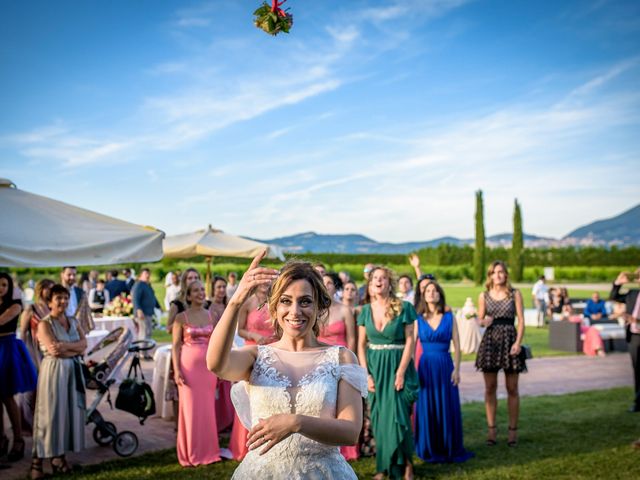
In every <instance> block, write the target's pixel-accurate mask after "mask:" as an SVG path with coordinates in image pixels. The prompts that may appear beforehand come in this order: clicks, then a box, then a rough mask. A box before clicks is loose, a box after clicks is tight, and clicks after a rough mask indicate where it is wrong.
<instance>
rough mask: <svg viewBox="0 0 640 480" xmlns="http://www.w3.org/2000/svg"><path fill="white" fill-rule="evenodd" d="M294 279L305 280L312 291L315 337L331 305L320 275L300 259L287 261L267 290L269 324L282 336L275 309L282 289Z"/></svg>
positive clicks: (310, 265) (282, 291) (309, 264)
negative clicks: (314, 309) (314, 311)
mask: <svg viewBox="0 0 640 480" xmlns="http://www.w3.org/2000/svg"><path fill="white" fill-rule="evenodd" d="M296 280H306V281H307V282H309V285H311V291H312V293H313V302H314V304H315V307H316V309H317V316H316V322H315V324H314V325H313V333H314V334H315V335H316V337H317V336H318V335H319V334H320V326H321V325H322V324H323V323H324V322H325V321H326V319H327V318H328V316H329V307H331V297H330V296H329V293H328V292H327V289H326V288H325V286H324V283H323V282H322V277H321V276H320V274H319V273H318V272H317V270H316V269H315V268H313V265H312V264H311V263H309V262H303V261H300V260H291V261H289V262H287V263H286V264H285V265H284V267H282V270H280V275H279V276H278V278H277V280H276V281H275V282H274V284H273V285H272V287H271V290H270V291H269V297H268V298H269V300H268V303H269V314H270V315H271V324H272V325H273V329H274V331H275V332H276V335H277V336H278V337H280V336H282V329H281V328H280V325H278V317H277V309H278V302H279V301H280V297H281V296H282V294H283V293H284V291H285V290H286V289H287V288H288V287H289V285H291V284H292V283H293V282H295V281H296Z"/></svg>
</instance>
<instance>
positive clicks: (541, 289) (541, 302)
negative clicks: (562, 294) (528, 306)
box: [531, 275, 549, 327]
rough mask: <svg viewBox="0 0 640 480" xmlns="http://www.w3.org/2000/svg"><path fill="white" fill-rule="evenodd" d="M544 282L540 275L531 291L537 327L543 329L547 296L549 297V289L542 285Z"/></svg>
mask: <svg viewBox="0 0 640 480" xmlns="http://www.w3.org/2000/svg"><path fill="white" fill-rule="evenodd" d="M544 280H545V278H544V275H542V276H541V277H540V278H539V279H538V281H537V282H536V283H534V284H533V289H532V290H531V296H532V297H533V304H534V305H535V307H536V310H537V312H538V327H544V313H545V311H546V310H547V296H548V295H549V288H548V287H547V285H546V284H545V283H544Z"/></svg>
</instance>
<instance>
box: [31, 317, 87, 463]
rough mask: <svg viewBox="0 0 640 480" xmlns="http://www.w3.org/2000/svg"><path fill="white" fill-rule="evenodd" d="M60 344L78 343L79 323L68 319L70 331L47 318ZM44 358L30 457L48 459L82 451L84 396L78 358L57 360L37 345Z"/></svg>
mask: <svg viewBox="0 0 640 480" xmlns="http://www.w3.org/2000/svg"><path fill="white" fill-rule="evenodd" d="M41 322H48V323H49V324H50V325H51V330H52V331H53V335H54V336H55V337H56V339H57V340H58V341H60V342H77V341H78V340H80V334H79V333H78V324H77V322H76V320H75V318H72V317H69V330H68V331H67V330H65V329H64V328H63V327H62V326H61V325H60V323H58V322H57V321H56V320H54V319H53V318H51V316H50V315H47V316H46V317H45V318H43V319H42V320H41ZM40 348H41V350H42V352H43V355H44V358H43V359H42V362H41V363H40V371H39V374H38V395H37V398H36V408H35V413H34V419H33V455H34V456H35V457H38V458H51V457H58V456H60V455H64V453H65V452H66V451H69V450H72V451H74V452H79V451H81V450H82V449H83V448H84V425H85V394H84V379H83V378H82V371H81V368H80V367H81V364H80V358H79V357H74V358H59V357H54V356H52V355H51V354H50V353H49V352H47V350H46V348H45V347H44V346H43V345H40Z"/></svg>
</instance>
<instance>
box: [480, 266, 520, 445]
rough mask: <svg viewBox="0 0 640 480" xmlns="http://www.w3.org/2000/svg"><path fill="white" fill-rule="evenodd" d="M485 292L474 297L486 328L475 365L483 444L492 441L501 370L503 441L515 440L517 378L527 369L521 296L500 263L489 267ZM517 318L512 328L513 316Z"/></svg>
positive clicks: (494, 439)
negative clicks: (480, 381) (480, 386)
mask: <svg viewBox="0 0 640 480" xmlns="http://www.w3.org/2000/svg"><path fill="white" fill-rule="evenodd" d="M485 287H486V291H485V292H483V293H481V294H480V296H479V297H478V318H479V320H480V324H481V325H483V326H485V327H487V329H486V331H485V332H484V336H483V337H482V342H480V347H478V355H477V357H476V368H477V369H478V370H481V371H482V373H483V375H484V384H485V394H484V406H485V412H486V416H487V427H488V430H489V431H488V434H487V446H493V445H495V444H496V435H497V426H496V409H497V406H498V399H497V396H496V390H497V388H498V372H499V371H500V370H504V376H505V383H506V387H507V409H508V411H509V434H508V439H507V444H508V445H509V446H510V447H515V446H516V445H517V443H518V416H519V413H520V395H519V393H518V377H519V374H520V373H521V372H526V371H527V366H526V364H525V360H524V356H523V355H522V354H521V351H522V348H521V345H522V338H523V337H524V313H523V307H522V295H521V294H520V291H519V290H516V289H515V288H513V287H512V286H511V284H510V283H509V272H508V271H507V266H506V265H505V264H504V262H501V261H499V260H498V261H495V262H493V263H492V264H491V265H490V266H489V271H488V274H487V282H486V284H485ZM516 317H517V319H518V326H517V329H516V326H515V325H514V324H515V319H516Z"/></svg>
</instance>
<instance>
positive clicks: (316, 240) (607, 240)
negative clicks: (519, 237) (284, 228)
mask: <svg viewBox="0 0 640 480" xmlns="http://www.w3.org/2000/svg"><path fill="white" fill-rule="evenodd" d="M259 241H261V242H266V243H272V244H275V245H279V246H280V247H282V248H284V250H285V251H287V252H291V253H295V252H299V253H305V252H311V253H403V254H408V253H410V252H413V251H416V250H419V249H421V248H427V247H437V246H438V245H440V244H441V243H448V244H451V245H472V244H473V239H470V238H456V237H450V236H448V237H439V238H434V239H433V240H424V241H419V242H405V243H388V242H376V241H375V240H372V239H371V238H369V237H365V236H364V235H360V234H344V235H330V234H327V235H324V234H319V233H315V232H305V233H299V234H296V235H290V236H288V237H279V238H272V239H270V240H259ZM486 242H487V245H488V246H490V247H496V246H502V247H510V246H511V233H500V234H497V235H491V236H489V237H487V239H486ZM524 242H525V245H526V246H527V247H529V248H536V247H552V246H556V247H557V246H569V245H578V246H587V245H620V246H628V245H640V205H637V206H635V207H633V208H632V209H630V210H627V211H626V212H624V213H622V214H620V215H618V216H616V217H613V218H610V219H606V220H598V221H597V222H593V223H590V224H589V225H585V226H584V227H580V228H577V229H576V230H574V231H573V232H571V233H569V234H568V235H567V236H565V237H564V238H563V239H561V240H558V239H554V238H548V237H539V236H536V235H531V234H527V233H525V234H524Z"/></svg>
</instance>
